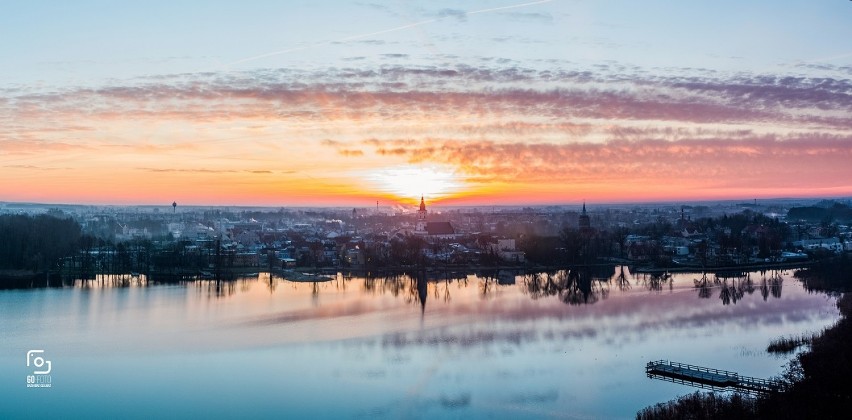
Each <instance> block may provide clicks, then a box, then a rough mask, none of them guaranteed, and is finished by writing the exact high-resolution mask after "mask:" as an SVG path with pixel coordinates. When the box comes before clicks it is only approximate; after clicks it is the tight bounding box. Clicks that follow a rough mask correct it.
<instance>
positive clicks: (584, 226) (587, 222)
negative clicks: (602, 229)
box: [577, 201, 592, 231]
mask: <svg viewBox="0 0 852 420" xmlns="http://www.w3.org/2000/svg"><path fill="white" fill-rule="evenodd" d="M577 226H579V227H580V230H581V231H588V230H591V228H592V221H591V219H590V218H589V215H588V214H586V202H585V201H584V202H583V212H582V213H580V217H578V218H577Z"/></svg>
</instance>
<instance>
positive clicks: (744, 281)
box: [693, 272, 783, 305]
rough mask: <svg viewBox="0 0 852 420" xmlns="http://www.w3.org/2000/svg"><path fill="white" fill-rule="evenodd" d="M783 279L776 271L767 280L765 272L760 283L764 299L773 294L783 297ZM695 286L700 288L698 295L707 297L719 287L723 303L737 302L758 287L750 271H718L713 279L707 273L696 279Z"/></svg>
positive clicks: (773, 295)
mask: <svg viewBox="0 0 852 420" xmlns="http://www.w3.org/2000/svg"><path fill="white" fill-rule="evenodd" d="M782 282H783V279H782V277H781V274H780V273H778V272H775V273H774V274H773V275H772V277H771V278H770V279H769V280H767V279H766V275H765V272H764V273H763V278H762V280H761V283H760V287H759V289H760V295H761V296H762V297H763V300H766V299H767V298H768V297H769V295H770V294H771V295H772V297H774V298H780V297H781V283H782ZM693 283H694V284H695V288H696V289H698V297H699V298H702V299H707V298H709V297H710V296H711V295H712V290H713V287H714V286H718V287H719V299H720V300H721V301H722V304H723V305H730V304H731V303H733V304H736V303H737V302H739V301H740V300H741V299H742V298H743V297H744V296H745V294H746V293H748V294H752V293H754V292H755V290H758V288H756V287H755V283H754V280H752V278H751V274H750V273H718V274H716V275H715V276H714V277H713V280H712V281H711V280H709V279H708V278H707V274H706V273H705V274H703V275H702V277H701V278H700V279H694V280H693Z"/></svg>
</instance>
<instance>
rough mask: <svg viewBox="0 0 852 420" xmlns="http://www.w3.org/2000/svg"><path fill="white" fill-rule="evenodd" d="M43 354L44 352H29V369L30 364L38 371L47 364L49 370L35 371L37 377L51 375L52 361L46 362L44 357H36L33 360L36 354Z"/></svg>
mask: <svg viewBox="0 0 852 420" xmlns="http://www.w3.org/2000/svg"><path fill="white" fill-rule="evenodd" d="M43 353H44V350H30V351H28V352H27V367H29V366H30V363H32V364H33V366H35V368H36V369H40V368H41V367H42V366H44V365H45V364H47V369H45V370H33V374H35V375H47V374H49V373H50V369H51V364H50V360H44V357H41V356H35V358H33V356H34V355H36V354H39V355H40V354H43Z"/></svg>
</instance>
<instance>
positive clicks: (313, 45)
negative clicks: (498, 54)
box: [225, 0, 553, 66]
mask: <svg viewBox="0 0 852 420" xmlns="http://www.w3.org/2000/svg"><path fill="white" fill-rule="evenodd" d="M552 1H553V0H539V1H532V2H528V3H521V4H514V5H509V6H501V7H492V8H488V9H480V10H474V11H472V12H464V13H463V15H464V16H469V15H477V14H481V13H490V12H496V11H500V10H508V9H517V8H520V7H529V6H535V5H537V4H543V3H550V2H552ZM448 17H451V16H442V17H439V18H433V19H427V20H422V21H419V22H414V23H409V24H407V25H402V26H397V27H394V28H389V29H383V30H381V31H376V32H370V33H365V34H359V35H351V36H347V37H344V38H340V39H336V40H333V41H322V42H317V43H314V44H310V45H305V46H302V47H293V48H288V49H286V50H280V51H274V52H269V53H265V54H260V55H255V56H252V57H248V58H243V59H240V60H237V61H232V62H230V63H226V64H225V66H233V65H235V64H241V63H246V62H249V61H255V60H260V59H261V58H266V57H272V56H276V55H281V54H288V53H291V52H296V51H302V50H307V49H310V48H315V47H320V46H323V45H329V44H332V43H337V42H348V41H353V40H356V39H361V38H367V37H371V36H376V35H382V34H386V33H390V32H397V31H403V30H406V29H411V28H414V27H417V26H421V25H426V24H429V23H434V22H437V21H440V20H443V19H446V18H448Z"/></svg>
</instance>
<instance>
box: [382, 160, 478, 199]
mask: <svg viewBox="0 0 852 420" xmlns="http://www.w3.org/2000/svg"><path fill="white" fill-rule="evenodd" d="M368 177H369V178H370V179H371V180H372V181H374V182H375V183H376V184H377V187H378V189H380V190H381V191H384V192H386V193H389V194H392V195H394V196H396V197H399V198H400V199H403V200H406V201H415V202H416V201H420V196H421V195H422V196H426V197H428V198H429V199H430V200H437V199H441V198H446V197H449V196H451V195H454V194H456V193H458V192H459V191H461V190H462V188H463V187H464V182H463V181H462V179H461V178H460V177H459V176H458V175H456V173H455V172H454V171H453V170H450V169H447V168H441V167H437V166H426V167H422V166H400V167H395V168H386V169H380V170H378V171H375V172H372V173H371V174H370V175H369V176H368Z"/></svg>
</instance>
